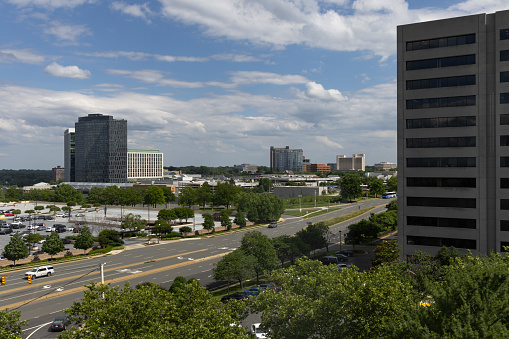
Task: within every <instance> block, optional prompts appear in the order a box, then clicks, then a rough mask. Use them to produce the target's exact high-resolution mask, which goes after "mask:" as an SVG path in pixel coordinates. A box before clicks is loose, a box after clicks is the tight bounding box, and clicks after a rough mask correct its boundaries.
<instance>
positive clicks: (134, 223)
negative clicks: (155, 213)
mask: <svg viewBox="0 0 509 339" xmlns="http://www.w3.org/2000/svg"><path fill="white" fill-rule="evenodd" d="M146 225H147V221H146V220H145V219H142V218H141V215H138V214H136V215H134V214H132V213H129V214H127V215H126V216H125V217H124V221H123V222H122V228H123V229H128V230H129V231H138V230H142V229H144V228H145V226H146Z"/></svg>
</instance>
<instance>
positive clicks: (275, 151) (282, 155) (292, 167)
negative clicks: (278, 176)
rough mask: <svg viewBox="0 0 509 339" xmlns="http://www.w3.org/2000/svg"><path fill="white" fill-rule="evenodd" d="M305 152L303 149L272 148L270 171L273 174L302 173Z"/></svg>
mask: <svg viewBox="0 0 509 339" xmlns="http://www.w3.org/2000/svg"><path fill="white" fill-rule="evenodd" d="M303 153H304V152H303V151H302V150H301V149H290V147H289V146H286V147H285V148H275V147H274V146H270V169H271V170H272V172H284V171H294V172H300V171H302V169H303V167H302V159H303Z"/></svg>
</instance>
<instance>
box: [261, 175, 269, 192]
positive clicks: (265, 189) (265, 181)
mask: <svg viewBox="0 0 509 339" xmlns="http://www.w3.org/2000/svg"><path fill="white" fill-rule="evenodd" d="M258 186H259V187H261V188H262V190H263V192H270V190H271V188H272V180H270V179H269V178H261V179H260V182H259V183H258Z"/></svg>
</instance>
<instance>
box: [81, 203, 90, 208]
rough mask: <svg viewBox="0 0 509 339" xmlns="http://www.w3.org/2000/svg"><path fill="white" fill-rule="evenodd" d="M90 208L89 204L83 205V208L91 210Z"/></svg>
mask: <svg viewBox="0 0 509 339" xmlns="http://www.w3.org/2000/svg"><path fill="white" fill-rule="evenodd" d="M90 207H91V206H90V205H87V204H85V205H81V208H90Z"/></svg>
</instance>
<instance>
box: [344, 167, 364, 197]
mask: <svg viewBox="0 0 509 339" xmlns="http://www.w3.org/2000/svg"><path fill="white" fill-rule="evenodd" d="M361 183H362V182H361V179H360V178H359V176H357V175H354V174H346V175H345V176H344V177H343V178H342V179H341V184H340V190H341V192H340V193H341V198H342V199H344V200H349V201H350V200H355V199H357V198H358V197H359V196H360V195H361V194H362V188H361Z"/></svg>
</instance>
